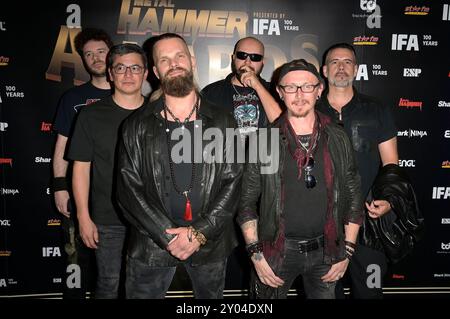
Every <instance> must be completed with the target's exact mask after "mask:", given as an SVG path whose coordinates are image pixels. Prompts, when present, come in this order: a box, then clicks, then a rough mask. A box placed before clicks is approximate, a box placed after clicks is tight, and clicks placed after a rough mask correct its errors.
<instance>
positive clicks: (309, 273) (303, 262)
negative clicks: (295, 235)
mask: <svg viewBox="0 0 450 319" xmlns="http://www.w3.org/2000/svg"><path fill="white" fill-rule="evenodd" d="M296 242H297V241H291V240H288V239H287V240H286V242H285V251H284V259H283V263H282V265H281V268H280V271H279V272H278V273H275V274H276V275H277V276H278V277H280V278H281V279H283V280H284V284H283V286H281V287H279V288H272V287H270V286H266V285H264V284H263V283H262V282H261V281H260V280H259V278H258V277H257V275H256V274H255V275H254V280H255V282H254V290H255V292H254V293H255V296H256V297H257V298H258V299H285V298H286V297H287V293H288V292H289V289H290V288H291V286H292V283H293V282H294V280H295V279H296V278H297V277H298V276H299V275H301V276H302V280H303V286H304V288H305V293H306V297H307V298H308V299H334V298H335V293H334V291H335V282H331V283H330V282H323V281H322V279H320V278H321V277H322V276H324V275H325V274H326V273H327V272H328V271H329V270H330V268H331V265H328V264H324V262H323V260H324V258H323V257H324V256H323V247H320V248H318V249H315V250H312V251H309V252H300V251H299V250H298V249H297V245H296Z"/></svg>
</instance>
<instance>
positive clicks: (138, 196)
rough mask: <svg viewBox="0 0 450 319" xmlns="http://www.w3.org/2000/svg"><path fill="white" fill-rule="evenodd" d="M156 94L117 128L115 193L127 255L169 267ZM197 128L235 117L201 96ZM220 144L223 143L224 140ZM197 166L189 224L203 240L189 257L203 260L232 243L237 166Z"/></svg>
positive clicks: (218, 256)
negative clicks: (195, 202)
mask: <svg viewBox="0 0 450 319" xmlns="http://www.w3.org/2000/svg"><path fill="white" fill-rule="evenodd" d="M162 105H163V104H162V99H159V100H157V101H154V102H152V103H150V104H148V105H146V106H143V107H142V108H140V109H139V110H138V111H136V112H135V113H133V114H132V115H131V116H130V117H129V118H128V119H127V120H126V121H125V122H124V126H123V129H122V140H121V142H120V143H119V151H118V180H117V184H118V185H117V197H118V202H119V205H120V206H121V208H122V210H123V212H124V216H125V218H126V219H127V220H128V221H129V222H130V224H131V230H130V241H129V247H128V255H129V256H130V257H132V258H137V259H139V260H141V261H142V262H144V263H146V264H148V265H153V266H173V265H176V264H177V263H179V260H178V259H176V258H175V257H173V256H172V255H171V254H170V253H169V252H168V251H167V250H166V247H167V245H168V243H169V241H170V240H171V239H172V235H169V234H167V233H166V232H165V230H166V229H167V228H173V227H178V226H177V225H176V224H175V223H174V221H173V220H172V219H171V216H170V213H169V212H167V210H166V208H165V205H164V203H163V200H162V198H163V194H162V187H161V183H162V181H163V178H164V172H163V169H162V167H163V164H162V162H163V161H167V158H161V150H162V148H163V147H167V146H166V143H165V137H164V136H163V134H164V133H165V132H164V130H162V129H161V127H163V125H164V124H163V123H164V122H163V119H162V117H161V116H160V114H159V112H160V110H161V109H162ZM199 118H200V119H201V120H202V125H203V132H204V131H205V130H206V129H208V128H211V127H215V128H219V129H220V130H221V131H222V132H225V128H227V127H235V126H236V124H235V121H234V119H233V118H232V117H231V116H230V115H227V114H225V113H224V112H220V111H218V110H214V109H212V106H211V104H209V103H208V102H207V101H206V100H205V99H202V101H201V104H200V109H199ZM224 145H225V143H224ZM227 156H228V153H227V152H225V146H224V161H223V163H206V162H204V163H203V165H202V175H201V177H200V181H199V182H200V198H201V202H202V209H201V212H200V215H199V217H198V218H196V219H195V220H193V222H192V224H191V225H192V226H193V227H194V228H195V229H196V230H199V231H201V232H202V233H203V234H204V235H205V237H206V239H207V243H206V244H205V245H204V246H202V247H201V248H200V250H199V251H198V252H196V253H194V254H193V255H192V256H191V260H190V262H191V263H192V264H193V265H195V264H205V263H208V262H215V261H219V260H223V259H224V258H226V257H228V255H229V253H230V252H231V250H232V249H233V248H234V247H235V246H236V243H237V241H236V238H235V232H234V228H233V219H234V215H235V212H236V210H237V204H238V200H239V194H240V186H241V175H242V165H241V164H236V163H227V161H226V159H227Z"/></svg>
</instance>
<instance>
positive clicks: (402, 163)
mask: <svg viewBox="0 0 450 319" xmlns="http://www.w3.org/2000/svg"><path fill="white" fill-rule="evenodd" d="M398 166H400V167H416V160H402V159H399V160H398Z"/></svg>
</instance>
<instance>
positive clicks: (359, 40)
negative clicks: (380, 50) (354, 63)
mask: <svg viewBox="0 0 450 319" xmlns="http://www.w3.org/2000/svg"><path fill="white" fill-rule="evenodd" d="M378 39H379V38H378V37H375V36H373V35H372V36H370V37H366V36H364V35H362V36H359V37H354V38H353V45H377V44H378Z"/></svg>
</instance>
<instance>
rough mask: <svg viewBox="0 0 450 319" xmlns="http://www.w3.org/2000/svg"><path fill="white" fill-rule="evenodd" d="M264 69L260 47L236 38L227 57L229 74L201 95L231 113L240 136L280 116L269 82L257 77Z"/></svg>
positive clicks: (250, 40)
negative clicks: (229, 55)
mask: <svg viewBox="0 0 450 319" xmlns="http://www.w3.org/2000/svg"><path fill="white" fill-rule="evenodd" d="M263 66H264V45H263V44H262V42H261V41H259V40H258V39H256V38H253V37H246V38H242V39H240V40H239V41H238V42H237V43H236V45H235V46H234V51H233V54H232V56H231V68H232V73H230V74H229V75H228V76H227V77H226V78H225V79H224V80H220V81H217V82H214V83H212V84H209V85H208V86H206V87H205V88H203V90H202V92H201V93H202V95H203V96H204V97H205V98H206V99H207V100H209V101H211V102H213V103H214V104H216V105H217V107H221V108H224V109H225V111H227V112H232V113H233V115H234V118H235V119H236V122H237V123H238V127H239V131H240V133H241V134H245V135H247V134H249V133H251V132H254V131H256V129H257V128H258V127H265V126H267V124H268V123H269V122H270V123H271V122H273V121H274V120H275V119H277V118H278V116H279V115H280V114H281V109H280V107H279V105H278V103H277V102H276V101H275V99H274V98H273V97H272V95H271V94H270V92H269V83H268V82H266V81H264V80H263V79H262V78H261V77H260V75H261V72H262V69H263Z"/></svg>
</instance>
